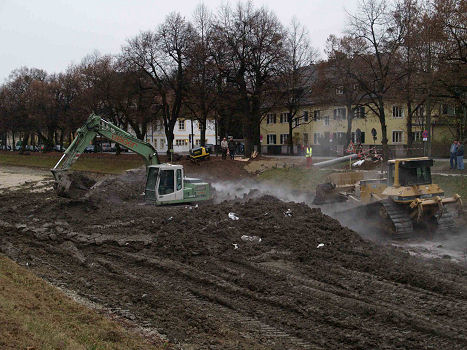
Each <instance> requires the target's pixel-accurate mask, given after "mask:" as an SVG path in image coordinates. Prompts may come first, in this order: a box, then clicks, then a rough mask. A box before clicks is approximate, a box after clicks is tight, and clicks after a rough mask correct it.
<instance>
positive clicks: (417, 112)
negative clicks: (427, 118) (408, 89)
mask: <svg viewBox="0 0 467 350" xmlns="http://www.w3.org/2000/svg"><path fill="white" fill-rule="evenodd" d="M414 115H415V116H416V117H423V116H424V115H425V110H424V108H423V106H418V108H417V109H416V110H415V112H414Z"/></svg>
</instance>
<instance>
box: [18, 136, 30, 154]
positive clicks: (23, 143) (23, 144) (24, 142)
mask: <svg viewBox="0 0 467 350" xmlns="http://www.w3.org/2000/svg"><path fill="white" fill-rule="evenodd" d="M28 141H29V132H25V133H24V136H23V140H22V141H21V150H20V151H19V154H23V153H24V151H25V150H26V144H27V143H28Z"/></svg>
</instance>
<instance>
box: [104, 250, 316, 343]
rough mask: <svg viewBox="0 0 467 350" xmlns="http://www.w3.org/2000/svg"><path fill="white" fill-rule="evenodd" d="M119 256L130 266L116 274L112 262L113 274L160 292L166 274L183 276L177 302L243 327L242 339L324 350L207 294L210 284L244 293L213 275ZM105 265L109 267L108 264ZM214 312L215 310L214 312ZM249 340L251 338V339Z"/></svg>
mask: <svg viewBox="0 0 467 350" xmlns="http://www.w3.org/2000/svg"><path fill="white" fill-rule="evenodd" d="M116 254H120V255H123V256H125V258H126V259H125V261H126V263H127V264H126V265H125V266H124V267H123V266H122V267H120V268H119V269H117V270H115V261H114V262H112V264H111V265H112V268H111V270H112V272H113V273H117V271H118V273H121V274H122V275H124V276H126V277H128V278H131V279H133V280H134V281H135V282H138V283H141V284H149V285H153V286H154V287H156V288H158V289H160V288H164V287H165V286H164V282H155V281H159V280H161V281H163V280H164V275H165V273H164V272H167V271H169V270H170V271H171V272H172V273H175V274H176V275H178V276H181V280H180V281H179V282H180V283H185V284H186V287H185V289H184V290H177V291H176V293H177V294H178V298H180V300H181V301H182V302H184V303H186V304H187V305H191V306H192V307H193V306H195V305H196V307H197V308H199V309H200V310H210V311H212V312H216V313H217V314H219V315H222V317H223V322H225V323H230V324H232V325H235V327H238V326H239V325H240V326H241V327H242V330H241V331H240V333H241V334H243V335H247V334H253V335H256V336H259V337H261V338H262V341H263V342H266V343H267V344H269V345H270V346H277V344H275V343H276V342H277V340H280V341H281V343H283V345H287V347H288V348H289V349H295V348H297V349H322V347H320V346H318V345H317V344H312V343H310V342H308V341H306V340H305V339H301V338H297V337H295V336H292V335H290V334H288V333H287V332H286V331H284V330H281V329H280V328H277V327H274V326H272V325H270V324H267V323H264V322H263V321H261V320H259V319H257V318H254V317H251V316H248V315H245V314H243V313H244V312H243V310H238V309H236V308H234V307H233V305H232V304H231V303H230V302H229V301H227V300H221V299H222V298H221V297H220V296H219V295H218V294H216V295H214V294H212V293H208V292H207V291H206V289H205V288H206V285H207V284H209V283H212V284H213V285H214V286H215V287H218V288H222V289H224V290H225V289H226V288H229V287H230V289H232V288H233V290H231V291H230V293H228V294H231V293H236V292H241V291H242V288H238V287H235V286H228V283H227V281H224V280H221V279H218V278H217V277H216V276H213V275H208V274H206V273H205V272H203V271H199V270H195V269H193V268H192V267H190V266H189V265H184V264H181V263H179V262H176V261H173V260H169V259H160V260H157V259H151V258H142V257H141V256H138V255H135V254H131V253H122V252H118V253H116ZM106 257H107V258H108V257H109V255H106ZM130 261H131V262H133V263H136V266H130V265H128V263H130ZM141 263H144V264H145V265H148V267H150V268H151V271H152V275H151V280H150V281H149V280H148V278H147V277H146V278H145V277H144V276H147V275H146V274H145V272H141V271H139V268H140V266H139V264H141ZM105 265H106V266H109V264H105ZM153 268H155V269H156V270H160V271H161V272H162V273H161V274H160V275H159V276H154V273H155V271H156V270H155V269H153ZM130 271H131V272H130ZM155 277H156V278H155ZM158 277H159V278H160V279H159V278H158ZM212 278H215V279H216V281H213V280H212ZM173 279H174V276H172V278H171V280H172V283H173ZM188 283H191V284H192V285H188ZM193 284H194V285H193ZM217 292H219V290H217ZM243 292H244V293H242V294H245V291H243ZM225 305H228V306H225ZM213 308H214V309H215V310H213ZM249 338H251V335H250V336H249ZM281 346H282V345H281Z"/></svg>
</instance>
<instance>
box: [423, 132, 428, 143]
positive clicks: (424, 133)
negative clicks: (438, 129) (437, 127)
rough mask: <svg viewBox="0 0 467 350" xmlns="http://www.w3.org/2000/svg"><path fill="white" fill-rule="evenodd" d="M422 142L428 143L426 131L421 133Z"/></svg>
mask: <svg viewBox="0 0 467 350" xmlns="http://www.w3.org/2000/svg"><path fill="white" fill-rule="evenodd" d="M422 138H423V141H428V131H426V130H424V131H423V133H422Z"/></svg>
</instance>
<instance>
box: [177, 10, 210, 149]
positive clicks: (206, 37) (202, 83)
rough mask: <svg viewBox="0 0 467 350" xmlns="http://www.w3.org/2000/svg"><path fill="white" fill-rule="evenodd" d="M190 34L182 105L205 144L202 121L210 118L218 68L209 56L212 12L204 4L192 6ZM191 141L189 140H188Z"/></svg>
mask: <svg viewBox="0 0 467 350" xmlns="http://www.w3.org/2000/svg"><path fill="white" fill-rule="evenodd" d="M193 29H194V31H193V37H192V43H191V47H190V50H189V60H188V65H187V70H186V74H187V81H188V82H187V84H186V98H185V102H184V105H185V106H186V108H187V109H188V111H189V113H190V114H191V115H192V116H193V117H194V119H195V120H197V121H198V125H199V130H200V143H201V145H202V146H204V145H205V143H206V124H207V120H208V118H209V117H214V112H215V110H216V103H217V100H218V99H217V78H218V70H217V69H216V64H215V60H214V57H213V55H212V31H213V28H212V15H211V14H210V12H209V10H208V9H207V8H206V6H204V5H200V6H198V7H197V8H196V11H195V14H194V19H193ZM192 142H193V140H192Z"/></svg>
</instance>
